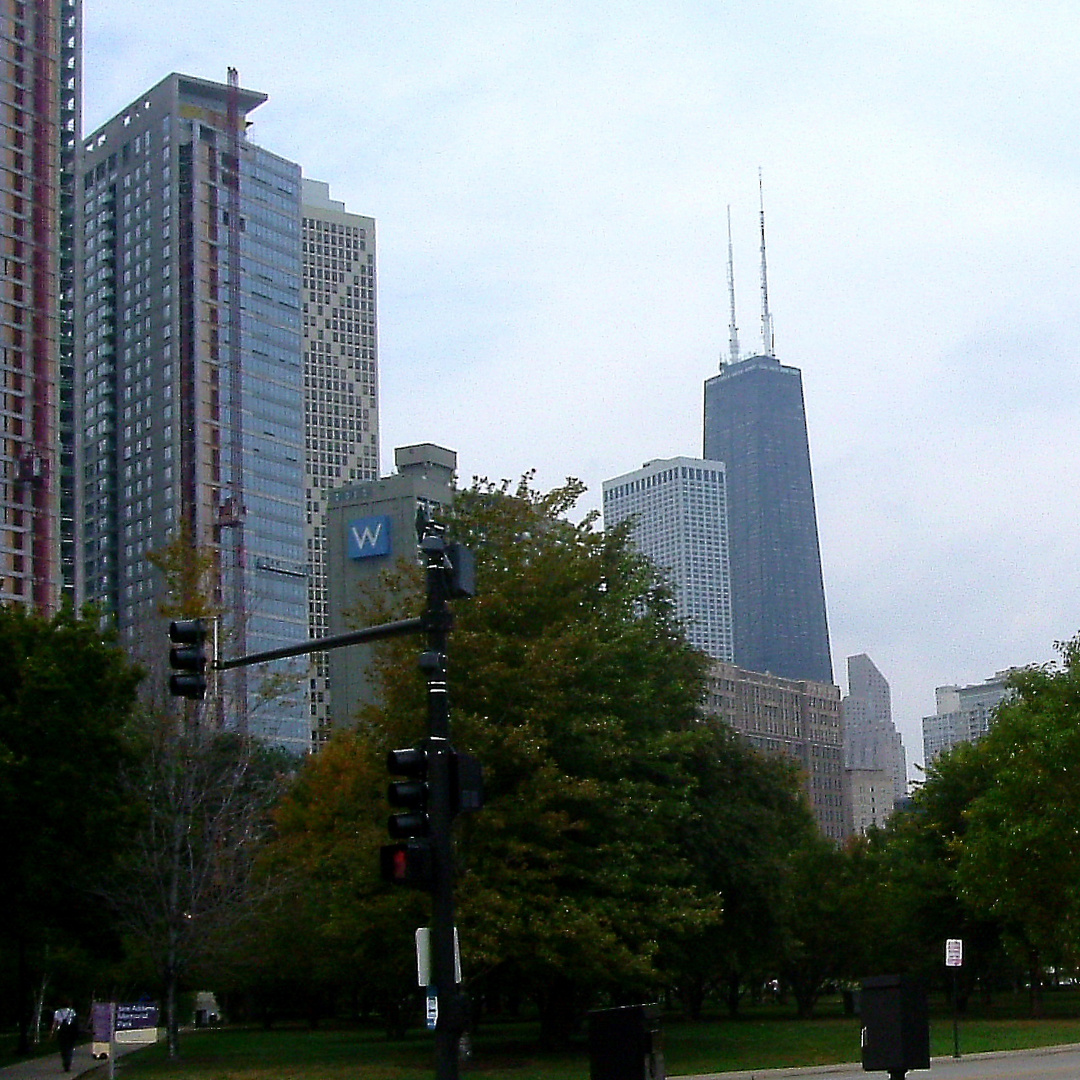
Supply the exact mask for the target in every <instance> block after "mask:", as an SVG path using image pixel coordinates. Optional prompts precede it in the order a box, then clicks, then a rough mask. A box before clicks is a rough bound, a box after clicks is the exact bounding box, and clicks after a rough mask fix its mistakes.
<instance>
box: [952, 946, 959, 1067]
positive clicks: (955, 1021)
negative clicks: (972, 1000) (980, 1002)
mask: <svg viewBox="0 0 1080 1080" xmlns="http://www.w3.org/2000/svg"><path fill="white" fill-rule="evenodd" d="M957 975H958V969H957V968H953V972H952V1043H953V1054H952V1056H953V1057H954V1058H958V1057H959V1056H960V998H959V993H958V990H957Z"/></svg>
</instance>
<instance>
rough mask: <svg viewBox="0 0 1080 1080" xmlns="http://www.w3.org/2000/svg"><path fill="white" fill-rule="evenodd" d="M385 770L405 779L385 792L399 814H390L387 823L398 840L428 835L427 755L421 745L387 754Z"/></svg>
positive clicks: (396, 782)
mask: <svg viewBox="0 0 1080 1080" xmlns="http://www.w3.org/2000/svg"><path fill="white" fill-rule="evenodd" d="M386 767H387V769H389V771H390V772H391V773H392V774H393V775H394V776H404V777H407V778H408V779H406V780H396V781H393V782H392V783H391V784H390V786H389V787H388V788H387V789H386V798H387V800H388V801H389V803H390V805H391V806H392V807H394V808H395V809H397V810H401V811H403V813H400V814H391V815H390V820H389V821H388V822H387V828H388V829H389V831H390V835H391V836H392V837H393V838H394V839H395V840H405V839H407V838H409V837H411V836H427V834H428V831H429V828H430V821H429V818H428V778H427V771H428V753H427V750H426V749H425V748H424V747H422V746H420V747H415V748H413V749H409V750H391V751H390V753H389V754H387V755H386Z"/></svg>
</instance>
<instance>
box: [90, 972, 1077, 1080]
mask: <svg viewBox="0 0 1080 1080" xmlns="http://www.w3.org/2000/svg"><path fill="white" fill-rule="evenodd" d="M936 1005H937V1008H936V1009H935V1010H934V1014H933V1016H932V1019H931V1053H932V1055H933V1056H935V1057H938V1056H941V1057H945V1056H949V1055H951V1054H952V1053H953V1028H952V1019H951V1015H950V1014H949V1012H948V1009H947V1008H945V1005H944V1002H940V1001H939V1002H937V1003H936ZM1014 1007H1015V1008H1017V1009H1018V1010H1019V1011H1020V1012H1024V1011H1025V1004H1024V1002H1023V1000H1014V999H1012V998H1011V997H1010V998H1007V999H1005V1000H1003V1001H1002V1002H1000V1003H999V1004H998V1005H997V1006H996V1007H995V1008H993V1009H992V1010H990V1015H986V1016H977V1017H970V1018H965V1019H963V1020H961V1021H960V1027H959V1032H960V1045H961V1052H962V1053H963V1054H965V1055H966V1054H973V1053H981V1052H984V1051H989V1050H1017V1049H1024V1048H1028V1047H1033V1046H1048V1045H1056V1044H1064V1043H1071V1042H1078V1041H1080V999H1078V998H1077V997H1076V996H1075V995H1074V994H1072V993H1068V994H1061V995H1049V996H1048V1005H1047V1009H1046V1012H1047V1013H1048V1014H1049V1015H1047V1016H1045V1017H1044V1018H1042V1019H1040V1020H1031V1019H1029V1018H1025V1017H1010V1016H1009V1015H1008V1014H1009V1012H1010V1011H1012V1009H1013V1008H1014ZM1059 1012H1060V1013H1062V1014H1065V1013H1070V1014H1072V1016H1073V1017H1074V1018H1072V1019H1070V1018H1069V1017H1067V1016H1065V1015H1061V1016H1057V1015H1054V1014H1057V1013H1059ZM820 1013H821V1015H820V1016H819V1017H818V1018H817V1019H815V1020H810V1021H807V1020H798V1019H796V1018H795V1017H794V1015H793V1013H792V1010H791V1009H790V1008H786V1007H784V1006H768V1007H761V1008H758V1009H753V1008H751V1009H747V1010H746V1015H745V1016H744V1017H743V1018H742V1019H739V1020H731V1019H728V1018H720V1017H716V1018H709V1017H706V1018H704V1019H702V1020H699V1021H687V1020H684V1019H680V1018H678V1017H668V1018H666V1019H665V1020H664V1022H663V1049H664V1058H665V1064H666V1068H667V1072H668V1074H669V1075H671V1076H686V1075H693V1074H703V1073H715V1072H729V1071H737V1070H743V1069H759V1068H760V1069H768V1068H783V1067H786V1066H799V1065H811V1064H832V1063H838V1062H845V1061H858V1059H859V1020H858V1018H857V1017H850V1016H846V1017H845V1016H843V1015H842V1010H841V1008H840V1002H839V999H826V1000H824V1001H823V1002H822V1006H821V1009H820ZM181 1043H182V1048H181V1056H180V1058H179V1059H178V1060H169V1058H168V1056H167V1053H166V1048H165V1046H164V1045H163V1044H159V1045H158V1046H156V1047H152V1048H150V1049H148V1050H143V1051H139V1052H138V1053H137V1054H134V1055H131V1056H129V1057H126V1058H124V1059H122V1060H121V1062H120V1065H119V1069H118V1075H119V1076H120V1077H121V1078H122V1080H345V1078H347V1077H350V1078H359V1080H413V1078H417V1080H420V1078H424V1077H430V1076H432V1075H433V1070H432V1040H431V1037H430V1035H429V1034H428V1033H427V1032H425V1031H423V1030H419V1029H417V1030H413V1031H411V1032H410V1033H409V1035H408V1036H407V1037H405V1038H402V1039H394V1040H388V1039H387V1038H386V1035H385V1033H383V1032H382V1031H379V1030H374V1029H366V1030H364V1029H350V1030H338V1029H327V1030H314V1031H313V1030H310V1029H303V1028H288V1027H283V1028H274V1029H270V1030H264V1029H260V1028H223V1029H219V1030H205V1031H197V1032H190V1033H185V1034H184V1036H183V1037H182V1040H181ZM471 1051H472V1052H471V1056H470V1058H469V1059H468V1060H467V1061H464V1062H463V1064H462V1075H463V1076H468V1075H474V1076H477V1077H484V1078H485V1080H584V1078H586V1077H588V1075H589V1058H588V1049H587V1046H586V1040H585V1037H584V1034H582V1035H581V1036H580V1037H579V1038H577V1039H575V1040H573V1041H572V1042H571V1044H570V1045H569V1046H568V1047H566V1048H564V1049H562V1050H560V1051H552V1052H548V1053H542V1052H540V1051H538V1049H537V1029H536V1027H535V1025H534V1024H530V1023H527V1022H514V1023H491V1024H486V1025H482V1026H481V1027H480V1029H479V1030H478V1031H477V1032H476V1033H475V1034H474V1037H473V1040H472V1046H471ZM100 1071H101V1075H102V1076H104V1069H102V1070H100Z"/></svg>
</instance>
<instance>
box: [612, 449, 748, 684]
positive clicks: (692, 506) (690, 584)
mask: <svg viewBox="0 0 1080 1080" xmlns="http://www.w3.org/2000/svg"><path fill="white" fill-rule="evenodd" d="M726 491H727V488H726V482H725V474H724V465H723V463H722V462H719V461H701V460H697V459H695V458H684V457H677V458H670V459H666V460H663V461H650V462H647V463H646V464H645V465H643V466H642V467H641V468H640V469H638V470H637V471H636V472H631V473H626V474H625V475H623V476H618V477H615V479H613V480H605V481H604V485H603V502H604V527H605V528H611V527H612V526H614V525H616V524H618V523H619V522H622V521H625V520H626V519H627V518H632V519H633V526H632V533H631V535H632V537H633V542H634V545H635V547H636V548H637V549H638V551H640V552H641V553H642V554H643V555H646V556H647V557H648V558H649V559H650V560H651V561H652V562H653V563H654V564H655V565H656V566H657V567H659V568H660V569H661V570H663V571H664V573H665V575H666V576H667V579H668V581H669V583H670V584H671V587H672V590H673V592H674V595H675V608H676V612H677V614H678V616H679V618H680V619H682V620H683V622H684V624H685V626H686V636H687V639H688V640H689V641H690V643H691V644H692V645H693V646H694V647H695V648H697V649H700V650H701V651H702V652H704V653H705V654H706V655H707V656H710V657H712V658H713V659H714V660H725V661H728V662H729V663H730V662H731V660H732V658H733V643H732V622H731V574H730V569H729V564H728V530H727V498H726Z"/></svg>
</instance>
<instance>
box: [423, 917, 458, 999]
mask: <svg viewBox="0 0 1080 1080" xmlns="http://www.w3.org/2000/svg"><path fill="white" fill-rule="evenodd" d="M454 981H455V982H457V983H458V984H460V983H461V942H460V941H459V940H458V932H457V927H456V926H455V927H454ZM430 982H431V927H430V926H419V927H417V929H416V985H417V986H427V985H428V984H429V983H430Z"/></svg>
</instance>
